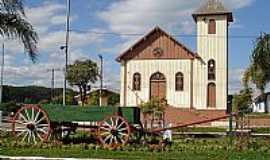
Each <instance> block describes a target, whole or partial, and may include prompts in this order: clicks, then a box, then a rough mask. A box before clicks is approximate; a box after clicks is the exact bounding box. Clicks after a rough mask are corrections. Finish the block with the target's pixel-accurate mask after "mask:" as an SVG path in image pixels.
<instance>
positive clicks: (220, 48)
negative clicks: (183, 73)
mask: <svg viewBox="0 0 270 160" xmlns="http://www.w3.org/2000/svg"><path fill="white" fill-rule="evenodd" d="M192 16H193V18H194V20H195V22H196V24H197V53H198V56H199V59H198V60H195V61H194V71H193V72H194V73H193V75H194V78H193V106H192V107H193V108H194V109H203V110H205V109H207V110H226V108H227V95H228V26H229V23H230V22H233V15H232V12H230V11H229V10H227V9H226V8H225V7H224V5H223V3H222V2H221V1H219V0H208V1H207V2H206V3H205V4H203V5H202V6H201V7H200V8H199V9H198V10H196V11H195V12H194V13H193V15H192Z"/></svg>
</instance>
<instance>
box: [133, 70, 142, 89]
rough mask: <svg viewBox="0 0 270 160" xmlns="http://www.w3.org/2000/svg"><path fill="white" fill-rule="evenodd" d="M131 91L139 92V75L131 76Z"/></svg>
mask: <svg viewBox="0 0 270 160" xmlns="http://www.w3.org/2000/svg"><path fill="white" fill-rule="evenodd" d="M133 90H134V91H139V90H141V75H140V73H135V74H134V75H133Z"/></svg>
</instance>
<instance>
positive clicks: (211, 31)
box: [208, 19, 216, 34]
mask: <svg viewBox="0 0 270 160" xmlns="http://www.w3.org/2000/svg"><path fill="white" fill-rule="evenodd" d="M208 34H216V20H214V19H210V20H209V23H208Z"/></svg>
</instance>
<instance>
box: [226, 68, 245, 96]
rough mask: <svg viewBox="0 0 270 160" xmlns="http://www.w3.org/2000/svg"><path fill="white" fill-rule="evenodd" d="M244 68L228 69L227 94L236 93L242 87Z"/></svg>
mask: <svg viewBox="0 0 270 160" xmlns="http://www.w3.org/2000/svg"><path fill="white" fill-rule="evenodd" d="M244 72H245V69H242V68H237V69H229V94H236V93H238V92H239V90H240V89H242V88H243V84H242V78H243V74H244Z"/></svg>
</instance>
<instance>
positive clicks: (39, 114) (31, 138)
mask: <svg viewBox="0 0 270 160" xmlns="http://www.w3.org/2000/svg"><path fill="white" fill-rule="evenodd" d="M12 132H13V134H14V136H16V139H17V140H19V141H21V142H27V143H32V144H36V143H38V142H44V141H47V140H48V137H49V135H50V133H51V126H50V120H49V117H48V114H47V112H46V111H44V110H43V109H42V108H40V107H39V106H36V105H25V106H23V107H22V108H21V109H19V110H18V111H17V112H16V114H15V116H14V117H13V120H12Z"/></svg>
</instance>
